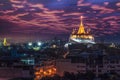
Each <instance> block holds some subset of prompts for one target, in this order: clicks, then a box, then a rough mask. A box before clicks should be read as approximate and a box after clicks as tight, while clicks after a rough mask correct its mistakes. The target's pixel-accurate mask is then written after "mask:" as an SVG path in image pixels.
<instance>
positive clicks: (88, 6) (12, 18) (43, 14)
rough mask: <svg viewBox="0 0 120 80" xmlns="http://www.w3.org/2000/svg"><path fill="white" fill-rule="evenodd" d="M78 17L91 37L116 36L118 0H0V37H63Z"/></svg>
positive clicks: (119, 28) (119, 22) (119, 12)
mask: <svg viewBox="0 0 120 80" xmlns="http://www.w3.org/2000/svg"><path fill="white" fill-rule="evenodd" d="M80 16H84V25H85V28H90V29H91V31H92V33H93V34H94V36H95V37H101V38H102V37H106V36H111V35H113V36H114V35H115V36H116V38H118V36H119V34H120V17H119V16H120V2H119V0H0V36H4V37H6V36H7V37H8V36H9V37H11V38H12V37H16V36H17V38H16V39H20V37H22V38H21V39H23V38H25V39H29V37H30V35H31V36H32V38H34V39H38V37H39V38H41V39H42V38H43V39H44V38H51V37H52V38H53V36H58V37H63V38H65V39H66V37H68V36H69V35H70V33H71V31H72V29H73V28H78V27H79V23H80ZM29 34H30V35H29ZM18 35H19V36H18ZM18 37H19V38H18ZM111 39H112V38H111Z"/></svg>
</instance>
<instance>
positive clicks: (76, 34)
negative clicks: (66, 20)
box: [69, 16, 95, 44]
mask: <svg viewBox="0 0 120 80" xmlns="http://www.w3.org/2000/svg"><path fill="white" fill-rule="evenodd" d="M69 43H73V44H75V43H90V44H95V42H94V37H93V35H92V34H91V33H90V30H87V31H86V30H85V28H84V25H83V21H82V16H81V22H80V27H79V29H78V30H76V29H73V31H72V34H71V35H70V39H69Z"/></svg>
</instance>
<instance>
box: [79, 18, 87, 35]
mask: <svg viewBox="0 0 120 80" xmlns="http://www.w3.org/2000/svg"><path fill="white" fill-rule="evenodd" d="M82 18H83V16H81V22H80V27H79V29H78V34H84V33H86V32H85V29H84V25H83V21H82Z"/></svg>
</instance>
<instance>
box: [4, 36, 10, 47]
mask: <svg viewBox="0 0 120 80" xmlns="http://www.w3.org/2000/svg"><path fill="white" fill-rule="evenodd" d="M8 45H9V43H8V42H7V39H6V38H4V40H3V46H8Z"/></svg>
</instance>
